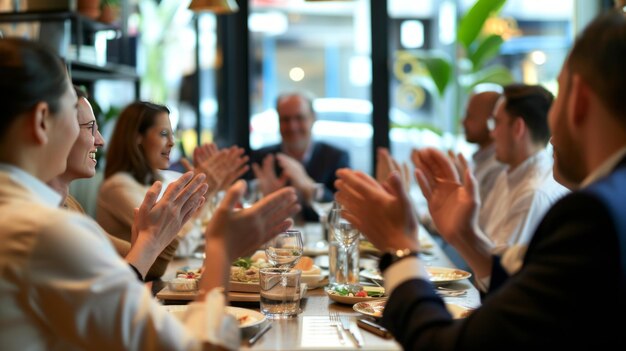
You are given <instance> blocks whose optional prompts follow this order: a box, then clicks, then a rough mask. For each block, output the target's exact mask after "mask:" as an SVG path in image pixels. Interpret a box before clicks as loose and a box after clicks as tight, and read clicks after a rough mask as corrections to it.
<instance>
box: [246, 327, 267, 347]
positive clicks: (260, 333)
mask: <svg viewBox="0 0 626 351" xmlns="http://www.w3.org/2000/svg"><path fill="white" fill-rule="evenodd" d="M271 327H272V323H271V322H269V323H267V324H266V325H265V326H264V327H263V328H261V329H259V331H257V332H256V334H254V335H253V336H252V337H251V338H250V339H249V340H248V344H249V345H253V344H254V343H255V342H257V340H259V338H261V337H262V336H263V334H265V333H266V332H267V331H268V330H270V328H271Z"/></svg>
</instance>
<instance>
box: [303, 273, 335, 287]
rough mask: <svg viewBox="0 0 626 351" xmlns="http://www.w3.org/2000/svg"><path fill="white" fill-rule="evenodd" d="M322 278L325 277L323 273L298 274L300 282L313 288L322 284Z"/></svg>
mask: <svg viewBox="0 0 626 351" xmlns="http://www.w3.org/2000/svg"><path fill="white" fill-rule="evenodd" d="M324 278H326V275H325V274H312V275H308V274H303V275H301V276H300V282H301V283H304V284H306V285H307V286H308V287H309V289H315V288H319V287H320V286H323V285H324ZM326 283H328V281H326Z"/></svg>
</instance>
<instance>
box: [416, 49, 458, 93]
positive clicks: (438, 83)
mask: <svg viewBox="0 0 626 351" xmlns="http://www.w3.org/2000/svg"><path fill="white" fill-rule="evenodd" d="M421 61H422V63H423V64H424V66H425V67H426V70H427V71H428V74H429V75H430V77H431V78H432V80H433V83H435V87H436V88H437V92H438V93H439V95H440V96H443V94H445V91H446V88H447V87H448V84H449V83H450V78H451V77H452V65H451V64H450V59H449V58H446V57H445V56H443V55H440V56H434V55H429V56H424V57H422V59H421Z"/></svg>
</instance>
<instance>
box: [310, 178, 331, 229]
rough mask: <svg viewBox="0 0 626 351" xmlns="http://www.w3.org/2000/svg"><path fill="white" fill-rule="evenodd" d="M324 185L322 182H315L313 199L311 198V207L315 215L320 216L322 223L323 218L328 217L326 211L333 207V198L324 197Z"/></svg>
mask: <svg viewBox="0 0 626 351" xmlns="http://www.w3.org/2000/svg"><path fill="white" fill-rule="evenodd" d="M324 189H325V185H324V184H322V183H315V190H314V191H313V199H312V200H311V207H313V210H314V211H315V213H317V216H318V217H319V218H320V222H321V223H322V225H323V224H324V223H323V221H324V219H325V218H327V217H328V212H329V211H330V209H331V208H332V207H333V200H332V199H330V200H327V199H325V198H324Z"/></svg>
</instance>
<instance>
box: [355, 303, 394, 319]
mask: <svg viewBox="0 0 626 351" xmlns="http://www.w3.org/2000/svg"><path fill="white" fill-rule="evenodd" d="M386 304H387V301H386V300H376V301H367V302H359V303H357V304H355V305H354V306H353V307H352V308H353V309H354V310H355V311H357V312H360V313H363V314H366V315H368V316H372V317H375V318H380V317H382V316H383V311H384V310H385V305H386Z"/></svg>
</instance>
